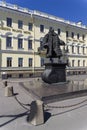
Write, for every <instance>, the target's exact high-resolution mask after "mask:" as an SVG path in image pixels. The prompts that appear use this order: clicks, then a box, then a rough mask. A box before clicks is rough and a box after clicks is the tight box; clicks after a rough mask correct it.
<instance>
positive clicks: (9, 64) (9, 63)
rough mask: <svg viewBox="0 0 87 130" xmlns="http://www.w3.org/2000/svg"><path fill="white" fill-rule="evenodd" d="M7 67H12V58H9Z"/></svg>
mask: <svg viewBox="0 0 87 130" xmlns="http://www.w3.org/2000/svg"><path fill="white" fill-rule="evenodd" d="M7 67H12V57H7Z"/></svg>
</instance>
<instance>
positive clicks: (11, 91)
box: [5, 86, 13, 97]
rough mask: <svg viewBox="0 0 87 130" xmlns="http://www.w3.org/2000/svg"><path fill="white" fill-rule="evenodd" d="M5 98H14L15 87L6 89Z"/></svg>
mask: <svg viewBox="0 0 87 130" xmlns="http://www.w3.org/2000/svg"><path fill="white" fill-rule="evenodd" d="M5 96H6V97H9V96H13V86H7V87H5Z"/></svg>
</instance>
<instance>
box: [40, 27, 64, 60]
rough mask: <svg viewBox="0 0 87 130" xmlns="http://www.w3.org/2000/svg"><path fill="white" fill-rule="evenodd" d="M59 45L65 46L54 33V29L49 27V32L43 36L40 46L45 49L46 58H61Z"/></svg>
mask: <svg viewBox="0 0 87 130" xmlns="http://www.w3.org/2000/svg"><path fill="white" fill-rule="evenodd" d="M60 45H65V43H64V42H63V41H62V40H60V39H59V37H58V34H56V33H55V32H54V29H53V28H52V27H50V29H49V32H48V33H47V34H46V35H45V36H44V38H43V42H42V46H43V48H46V49H47V52H46V57H47V58H55V57H58V58H60V57H61V56H62V51H61V49H60Z"/></svg>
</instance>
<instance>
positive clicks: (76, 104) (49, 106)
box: [44, 99, 87, 109]
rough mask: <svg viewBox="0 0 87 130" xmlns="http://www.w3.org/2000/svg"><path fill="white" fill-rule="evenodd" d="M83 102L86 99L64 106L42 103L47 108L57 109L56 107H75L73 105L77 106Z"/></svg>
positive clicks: (86, 100)
mask: <svg viewBox="0 0 87 130" xmlns="http://www.w3.org/2000/svg"><path fill="white" fill-rule="evenodd" d="M84 102H87V99H85V100H83V101H81V102H79V103H75V104H71V105H64V106H51V105H47V104H44V107H45V108H46V109H47V108H52V109H57V108H71V107H75V106H78V105H81V104H83V103H84Z"/></svg>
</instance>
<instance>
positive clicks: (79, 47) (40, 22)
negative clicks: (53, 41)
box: [0, 1, 87, 78]
mask: <svg viewBox="0 0 87 130" xmlns="http://www.w3.org/2000/svg"><path fill="white" fill-rule="evenodd" d="M49 27H53V28H54V30H55V32H56V33H58V36H59V38H60V39H61V40H63V41H64V42H65V43H66V46H65V48H66V49H67V50H68V53H67V55H68V59H69V60H68V62H69V65H68V66H67V68H66V69H67V73H74V74H75V73H86V69H87V27H86V26H85V25H82V23H81V22H78V23H74V22H70V21H67V20H64V19H62V18H58V17H55V16H53V15H49V14H46V13H43V12H39V11H36V10H29V9H27V8H22V7H19V6H17V5H12V4H8V3H6V2H2V1H0V74H1V76H2V75H4V74H7V77H8V78H9V77H29V76H32V75H39V74H40V73H41V72H42V71H43V69H44V65H43V64H44V59H43V58H41V57H40V56H39V55H38V53H37V52H38V47H40V44H41V39H42V38H43V37H44V35H45V34H46V33H47V32H48V30H49Z"/></svg>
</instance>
